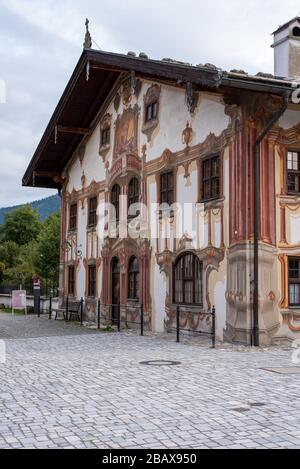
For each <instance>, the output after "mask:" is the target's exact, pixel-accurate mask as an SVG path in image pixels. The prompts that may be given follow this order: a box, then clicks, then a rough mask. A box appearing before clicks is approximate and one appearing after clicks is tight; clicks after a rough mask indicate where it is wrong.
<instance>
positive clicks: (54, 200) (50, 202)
mask: <svg viewBox="0 0 300 469" xmlns="http://www.w3.org/2000/svg"><path fill="white" fill-rule="evenodd" d="M28 205H31V206H32V207H33V208H34V209H35V210H37V211H38V213H39V214H40V217H41V220H46V218H48V217H49V215H52V213H56V212H58V211H59V209H60V198H59V196H58V195H52V196H50V197H47V198H46V199H41V200H36V201H35V202H31V203H30V204H28ZM23 206H24V204H22V205H16V206H15V207H7V208H0V225H1V224H2V223H3V222H4V215H5V214H6V213H9V212H11V211H12V210H15V209H16V208H19V207H23Z"/></svg>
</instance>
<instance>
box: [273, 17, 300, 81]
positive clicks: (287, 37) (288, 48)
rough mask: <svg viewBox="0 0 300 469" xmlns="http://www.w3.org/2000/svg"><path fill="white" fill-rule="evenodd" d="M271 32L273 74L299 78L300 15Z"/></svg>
mask: <svg viewBox="0 0 300 469" xmlns="http://www.w3.org/2000/svg"><path fill="white" fill-rule="evenodd" d="M273 34H274V43H273V45H272V46H271V47H273V49H274V73H275V76H276V77H280V78H285V79H288V80H300V17H299V16H297V17H296V18H294V19H292V20H290V21H288V22H287V23H285V24H284V25H283V26H280V27H279V28H278V29H277V31H275V32H274V33H273Z"/></svg>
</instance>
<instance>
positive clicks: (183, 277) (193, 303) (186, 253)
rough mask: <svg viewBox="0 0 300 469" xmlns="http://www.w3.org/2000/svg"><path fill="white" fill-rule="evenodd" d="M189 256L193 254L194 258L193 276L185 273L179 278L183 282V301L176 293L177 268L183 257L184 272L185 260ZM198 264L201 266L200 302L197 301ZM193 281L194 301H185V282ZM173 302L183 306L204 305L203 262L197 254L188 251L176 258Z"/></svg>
mask: <svg viewBox="0 0 300 469" xmlns="http://www.w3.org/2000/svg"><path fill="white" fill-rule="evenodd" d="M187 256H192V259H193V267H192V276H191V277H186V276H185V275H184V274H183V275H182V278H181V279H179V280H180V281H181V282H182V285H181V291H182V301H181V302H180V301H177V299H178V298H177V296H176V294H178V291H177V289H176V269H177V268H178V266H179V265H180V262H181V260H182V259H183V268H182V272H184V268H185V264H184V260H185V258H187ZM197 265H198V266H199V267H200V273H199V275H200V287H201V291H200V293H201V301H200V303H198V302H196V267H197ZM191 281H192V282H193V290H192V296H193V302H192V303H187V302H186V301H185V295H186V291H185V288H184V287H185V284H186V283H187V282H191ZM173 302H174V304H178V305H182V306H193V305H194V306H198V307H201V308H202V307H203V263H202V262H201V261H200V260H199V258H198V257H197V256H196V254H194V253H192V252H190V251H188V252H185V253H184V254H182V255H180V256H179V257H178V258H177V259H176V262H175V263H174V266H173Z"/></svg>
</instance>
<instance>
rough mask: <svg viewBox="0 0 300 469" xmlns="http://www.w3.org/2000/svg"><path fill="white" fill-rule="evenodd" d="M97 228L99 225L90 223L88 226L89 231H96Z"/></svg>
mask: <svg viewBox="0 0 300 469" xmlns="http://www.w3.org/2000/svg"><path fill="white" fill-rule="evenodd" d="M96 229H97V225H88V226H87V227H86V230H87V231H88V232H91V231H96Z"/></svg>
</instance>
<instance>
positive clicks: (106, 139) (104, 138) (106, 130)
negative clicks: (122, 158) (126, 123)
mask: <svg viewBox="0 0 300 469" xmlns="http://www.w3.org/2000/svg"><path fill="white" fill-rule="evenodd" d="M108 145H110V126H107V127H103V129H101V147H106V146H108Z"/></svg>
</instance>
